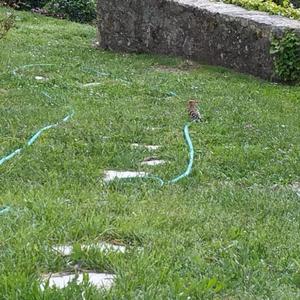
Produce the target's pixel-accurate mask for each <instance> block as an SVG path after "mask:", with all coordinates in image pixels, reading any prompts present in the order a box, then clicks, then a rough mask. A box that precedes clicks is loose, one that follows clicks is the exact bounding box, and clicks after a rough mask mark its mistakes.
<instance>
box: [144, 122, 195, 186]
mask: <svg viewBox="0 0 300 300" xmlns="http://www.w3.org/2000/svg"><path fill="white" fill-rule="evenodd" d="M191 124H192V122H191V123H187V124H185V125H184V127H183V135H184V139H185V142H186V144H187V145H188V148H189V163H188V166H187V168H186V170H185V171H184V172H183V173H182V174H180V175H178V176H176V177H175V178H173V179H171V180H168V181H164V180H163V179H162V178H161V177H159V176H154V175H147V176H145V178H149V179H151V178H152V179H155V180H158V181H159V183H160V185H161V186H163V185H165V184H171V183H176V182H177V181H179V180H181V179H182V178H184V177H187V176H189V175H190V173H191V172H192V168H193V162H194V155H195V152H194V147H193V143H192V140H191V138H190V134H189V126H190V125H191Z"/></svg>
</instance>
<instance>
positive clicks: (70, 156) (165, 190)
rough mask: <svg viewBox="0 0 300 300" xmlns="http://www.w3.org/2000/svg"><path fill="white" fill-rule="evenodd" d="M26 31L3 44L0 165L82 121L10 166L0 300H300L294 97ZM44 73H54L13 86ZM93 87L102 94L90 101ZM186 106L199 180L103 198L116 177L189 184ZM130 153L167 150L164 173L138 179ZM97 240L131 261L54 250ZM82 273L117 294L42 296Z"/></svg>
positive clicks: (295, 92)
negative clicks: (198, 117)
mask: <svg viewBox="0 0 300 300" xmlns="http://www.w3.org/2000/svg"><path fill="white" fill-rule="evenodd" d="M4 12H5V10H4V9H1V10H0V13H4ZM17 20H18V21H17V27H16V28H15V29H13V30H12V31H11V32H10V33H9V34H8V36H7V37H6V39H4V40H1V41H0V49H1V51H0V124H1V132H0V157H2V156H3V155H5V154H8V153H10V151H12V150H14V149H16V148H18V147H20V146H22V145H24V144H25V142H26V141H27V139H28V138H29V137H30V136H31V135H32V134H33V133H34V132H36V130H38V129H39V128H41V127H43V126H45V125H47V124H51V123H54V122H57V121H59V120H61V119H62V118H63V117H64V116H65V115H66V114H67V113H69V112H70V111H71V110H72V109H74V111H75V115H74V117H73V118H72V119H71V120H70V121H69V122H68V123H65V124H62V125H61V126H60V127H58V128H56V129H51V130H49V131H47V132H45V133H44V134H43V135H42V136H41V138H40V139H39V140H38V141H37V142H36V143H35V144H34V145H33V146H32V147H28V148H26V149H25V150H24V152H23V153H22V154H21V155H19V156H17V157H16V158H14V159H13V160H11V161H9V162H7V163H5V164H3V165H2V166H0V205H9V206H10V207H11V208H12V210H11V211H10V212H8V213H6V214H3V215H0V229H1V235H0V294H1V296H0V298H1V299H82V296H81V295H82V292H83V289H85V297H86V299H100V298H101V299H300V250H299V249H300V234H299V230H300V199H299V197H297V195H296V193H294V192H293V191H291V189H290V188H289V185H290V184H291V183H293V182H297V181H299V180H300V178H299V177H300V176H299V175H300V162H299V155H300V136H299V132H300V122H299V114H300V97H299V95H300V87H299V86H298V87H288V86H282V85H275V84H271V83H267V82H263V81H260V80H257V79H255V78H253V77H250V76H246V75H240V74H236V73H233V72H230V71H228V70H225V69H219V68H213V67H207V66H201V65H200V66H198V67H197V68H191V69H188V70H181V69H180V68H181V67H180V66H181V65H182V63H183V61H182V60H181V59H178V58H170V57H160V56H154V55H153V56H151V55H135V54H130V55H129V54H116V53H112V52H105V51H101V50H96V49H94V48H92V47H91V42H92V39H93V38H94V37H95V30H94V28H92V27H90V26H87V25H79V24H75V23H70V22H67V21H60V20H54V19H51V18H45V17H40V16H36V15H32V14H30V13H17ZM34 63H43V64H54V65H52V66H47V67H43V68H42V67H36V68H27V69H26V68H24V69H19V70H17V74H18V76H13V74H12V71H13V70H15V69H16V68H19V67H21V66H24V65H27V64H34ZM162 66H165V70H163V69H164V68H163V67H162ZM86 68H92V69H95V70H97V71H98V72H105V73H108V74H109V76H99V74H98V75H97V73H95V72H92V71H90V72H87V71H84V69H86ZM171 68H173V69H171ZM174 68H178V72H174V71H172V70H176V69H174ZM171 71H172V72H171ZM35 76H45V77H46V78H47V79H48V80H47V81H37V80H35V79H34V77H35ZM90 82H101V85H99V86H96V87H93V88H81V87H80V85H81V84H84V83H90ZM43 92H46V93H48V94H49V95H51V97H52V98H51V99H49V98H47V97H46V96H44V95H43V94H42V93H43ZM170 92H174V93H176V94H177V96H173V97H172V96H168V93H170ZM191 98H197V99H199V100H200V110H201V112H202V113H203V115H204V117H205V120H206V121H205V122H204V123H202V124H199V125H197V124H195V125H193V126H192V127H191V132H190V134H191V137H192V140H193V143H194V147H195V151H196V156H195V164H194V168H193V172H192V174H191V176H189V177H188V178H185V179H183V180H182V181H180V182H178V183H177V184H176V185H169V186H164V187H162V188H160V187H159V185H158V184H157V182H155V181H151V180H133V181H120V182H115V183H113V184H109V185H107V184H104V183H103V180H102V178H103V171H104V170H107V169H119V170H146V171H150V172H151V173H152V174H156V175H159V176H161V177H163V178H165V179H170V178H172V177H174V176H175V175H177V174H179V173H180V172H182V171H183V170H184V168H185V167H186V162H187V149H186V146H185V144H184V140H183V137H182V127H183V125H184V124H185V122H186V121H187V114H186V111H185V110H186V101H187V100H188V99H191ZM149 127H158V129H157V130H154V131H151V130H149ZM131 143H145V144H157V145H162V146H163V147H162V148H160V149H159V150H158V151H157V156H158V157H159V158H162V159H166V160H168V161H169V162H170V163H169V164H166V165H163V166H157V167H155V168H145V167H142V166H140V162H141V161H142V160H143V159H144V158H145V157H147V156H151V155H152V154H151V153H149V152H148V151H146V150H143V149H132V148H131V147H130V144H131ZM98 240H104V241H112V240H119V241H121V242H123V243H124V244H125V245H128V246H129V248H130V251H129V252H128V253H126V254H121V255H120V254H110V255H104V254H103V253H100V252H95V251H92V252H91V251H90V252H82V251H76V253H74V254H73V256H72V257H71V258H64V257H60V256H59V255H57V254H55V253H53V252H52V251H51V250H50V247H51V246H52V245H56V244H64V243H70V244H73V245H76V244H80V243H87V242H92V241H98ZM141 246H142V247H143V248H144V251H143V252H142V253H140V251H139V250H138V247H141ZM78 260H81V261H82V262H83V266H84V268H86V269H91V270H97V271H107V272H113V273H115V274H116V275H117V280H116V284H115V286H114V287H113V288H112V289H111V290H110V292H103V293H101V292H99V291H97V290H95V289H94V288H93V287H87V286H79V287H76V286H70V287H68V288H67V289H65V290H46V291H45V292H44V293H42V292H41V291H40V290H39V288H38V287H39V281H38V278H39V275H40V274H43V273H47V272H54V271H64V270H66V269H68V268H70V266H72V264H73V263H75V262H76V261H78Z"/></svg>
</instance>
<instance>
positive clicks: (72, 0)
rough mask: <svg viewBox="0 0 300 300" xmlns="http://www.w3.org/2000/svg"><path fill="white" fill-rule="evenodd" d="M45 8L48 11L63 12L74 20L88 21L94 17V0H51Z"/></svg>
mask: <svg viewBox="0 0 300 300" xmlns="http://www.w3.org/2000/svg"><path fill="white" fill-rule="evenodd" d="M46 8H47V10H49V12H50V13H54V14H64V15H66V16H67V17H68V18H69V19H70V20H72V21H76V22H81V23H88V22H91V21H93V20H95V19H96V4H95V1H94V0H51V1H50V2H49V3H48V4H47V5H46Z"/></svg>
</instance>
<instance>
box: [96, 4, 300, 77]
mask: <svg viewBox="0 0 300 300" xmlns="http://www.w3.org/2000/svg"><path fill="white" fill-rule="evenodd" d="M97 10H98V17H99V31H100V36H101V40H100V41H99V42H100V46H101V47H102V48H105V49H111V50H115V51H128V52H150V53H159V54H168V55H178V56H183V57H187V58H190V59H194V60H197V61H199V62H201V63H205V64H211V65H219V66H225V67H229V68H232V69H234V70H237V71H239V72H243V73H249V74H253V75H255V76H259V77H261V78H265V79H272V78H273V79H274V77H273V73H274V72H273V68H274V67H273V59H272V57H271V56H270V54H269V49H270V39H271V35H272V34H273V35H275V36H281V35H282V34H283V32H284V31H285V30H286V29H292V30H294V31H295V32H296V33H297V34H299V36H300V21H295V20H290V19H288V18H284V17H280V16H271V15H268V14H267V13H263V12H257V11H248V10H245V9H243V8H241V7H237V6H234V5H230V4H224V3H220V2H211V1H208V0H98V7H97Z"/></svg>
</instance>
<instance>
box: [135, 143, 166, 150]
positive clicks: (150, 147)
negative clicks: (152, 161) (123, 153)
mask: <svg viewBox="0 0 300 300" xmlns="http://www.w3.org/2000/svg"><path fill="white" fill-rule="evenodd" d="M131 147H133V148H146V149H147V150H150V151H152V150H158V149H159V148H160V147H161V146H158V145H141V144H136V143H133V144H131Z"/></svg>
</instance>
